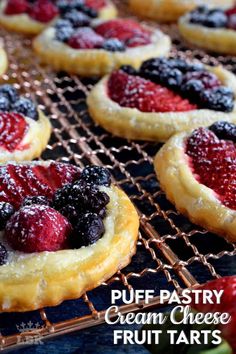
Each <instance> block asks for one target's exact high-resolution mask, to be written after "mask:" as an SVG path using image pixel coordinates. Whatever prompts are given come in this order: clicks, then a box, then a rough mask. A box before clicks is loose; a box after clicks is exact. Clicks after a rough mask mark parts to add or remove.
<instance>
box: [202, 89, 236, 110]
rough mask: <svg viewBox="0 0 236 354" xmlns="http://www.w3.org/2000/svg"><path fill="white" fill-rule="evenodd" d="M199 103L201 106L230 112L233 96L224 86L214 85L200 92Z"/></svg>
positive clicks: (232, 105)
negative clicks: (214, 86)
mask: <svg viewBox="0 0 236 354" xmlns="http://www.w3.org/2000/svg"><path fill="white" fill-rule="evenodd" d="M200 104H201V107H202V108H208V109H212V110H214V111H221V112H231V111H232V110H233V108H234V97H233V94H232V91H231V90H229V89H227V88H225V87H216V88H213V89H211V90H205V91H203V92H202V93H201V96H200Z"/></svg>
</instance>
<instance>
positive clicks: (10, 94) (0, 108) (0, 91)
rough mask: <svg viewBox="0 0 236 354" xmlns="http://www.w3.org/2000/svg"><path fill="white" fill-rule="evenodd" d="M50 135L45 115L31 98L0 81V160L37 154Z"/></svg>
mask: <svg viewBox="0 0 236 354" xmlns="http://www.w3.org/2000/svg"><path fill="white" fill-rule="evenodd" d="M50 135H51V124H50V122H49V120H48V118H47V117H46V116H45V115H44V113H43V112H42V111H41V110H40V109H38V108H37V107H36V105H35V103H34V102H33V101H32V100H31V99H29V98H26V97H23V96H20V95H19V94H18V92H17V90H16V89H15V88H14V87H13V86H12V85H9V84H4V85H0V163H3V162H8V161H25V160H32V159H34V158H36V157H39V156H40V155H41V153H42V151H43V150H44V149H45V147H46V145H47V143H48V140H49V138H50Z"/></svg>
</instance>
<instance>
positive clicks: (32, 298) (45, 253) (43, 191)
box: [0, 161, 139, 312]
mask: <svg viewBox="0 0 236 354" xmlns="http://www.w3.org/2000/svg"><path fill="white" fill-rule="evenodd" d="M138 227H139V220H138V215H137V212H136V210H135V208H134V206H133V204H132V203H131V201H130V200H129V198H128V197H127V195H126V194H125V193H124V192H123V191H121V190H120V189H119V188H117V187H116V186H115V185H113V184H112V183H111V176H110V173H109V171H108V170H106V169H105V168H102V167H98V166H91V167H86V168H84V169H83V170H82V171H81V169H79V168H78V167H76V166H73V165H70V164H64V163H59V162H50V161H47V162H35V163H28V164H27V163H21V164H13V163H9V164H6V165H1V166H0V229H1V232H0V311H2V312H4V311H7V312H10V311H28V310H34V309H38V308H41V307H43V306H54V305H57V304H59V303H60V302H62V301H63V300H66V299H74V298H78V297H79V296H81V295H82V294H83V293H84V292H85V291H87V290H90V289H93V288H94V287H96V286H98V285H100V284H101V283H102V282H103V281H105V280H107V279H108V278H110V277H111V276H112V275H113V274H114V273H116V271H117V270H119V269H121V268H122V267H125V266H126V265H127V264H128V263H129V262H130V260H131V257H132V255H133V254H134V253H135V250H136V242H137V237H138Z"/></svg>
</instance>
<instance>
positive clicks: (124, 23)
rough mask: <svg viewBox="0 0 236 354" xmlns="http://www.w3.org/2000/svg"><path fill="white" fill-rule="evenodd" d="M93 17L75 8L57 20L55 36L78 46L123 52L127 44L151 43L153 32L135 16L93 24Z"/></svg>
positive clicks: (77, 47)
mask: <svg viewBox="0 0 236 354" xmlns="http://www.w3.org/2000/svg"><path fill="white" fill-rule="evenodd" d="M90 24H91V18H90V17H89V16H88V15H87V14H84V13H82V12H80V11H77V10H75V9H73V10H71V11H69V12H66V13H65V15H64V16H63V19H60V20H58V21H57V22H56V24H55V38H56V40H58V41H60V42H65V43H67V44H68V45H69V46H70V47H72V48H74V49H95V48H96V49H105V50H107V51H111V52H123V51H125V50H126V48H127V47H136V46H141V45H146V44H149V43H150V33H149V31H146V30H145V29H144V28H142V27H141V26H140V25H139V24H137V23H136V22H134V21H132V20H122V19H116V20H110V21H105V22H104V23H102V24H99V25H97V26H95V27H93V28H92V27H89V25H90Z"/></svg>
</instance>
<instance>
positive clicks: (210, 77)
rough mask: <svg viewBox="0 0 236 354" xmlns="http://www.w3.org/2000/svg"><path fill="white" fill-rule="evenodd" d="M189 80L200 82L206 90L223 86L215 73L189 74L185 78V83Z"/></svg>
mask: <svg viewBox="0 0 236 354" xmlns="http://www.w3.org/2000/svg"><path fill="white" fill-rule="evenodd" d="M189 80H200V81H201V82H202V84H203V85H204V88H205V89H211V88H214V87H217V86H220V85H221V83H220V81H219V79H218V77H217V76H216V75H215V74H214V73H211V72H209V71H206V70H202V71H194V72H187V73H186V74H185V75H184V77H183V82H187V81H189Z"/></svg>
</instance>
